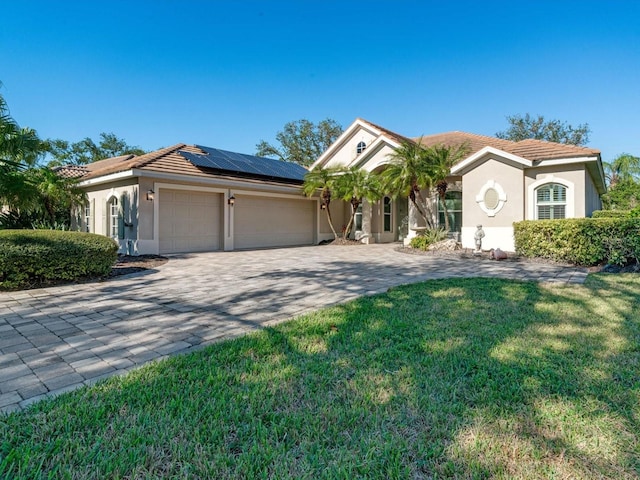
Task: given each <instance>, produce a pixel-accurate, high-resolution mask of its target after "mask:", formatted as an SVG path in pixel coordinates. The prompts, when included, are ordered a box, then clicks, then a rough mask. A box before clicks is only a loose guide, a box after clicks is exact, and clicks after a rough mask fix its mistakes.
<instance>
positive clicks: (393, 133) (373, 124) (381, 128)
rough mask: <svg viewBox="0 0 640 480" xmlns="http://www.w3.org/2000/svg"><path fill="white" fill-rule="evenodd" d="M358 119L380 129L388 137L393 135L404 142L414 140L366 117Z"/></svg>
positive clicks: (398, 140) (397, 140) (393, 137)
mask: <svg viewBox="0 0 640 480" xmlns="http://www.w3.org/2000/svg"><path fill="white" fill-rule="evenodd" d="M357 120H360V121H361V122H364V123H366V124H368V125H371V126H372V127H373V128H376V129H378V130H380V131H381V132H382V133H384V134H385V135H387V136H388V137H391V138H392V139H393V140H395V141H396V142H398V143H404V142H409V143H412V142H413V140H412V139H410V138H409V137H405V136H404V135H400V134H399V133H396V132H392V131H391V130H388V129H386V128H384V127H381V126H380V125H376V124H375V123H373V122H370V121H368V120H365V119H364V118H360V117H358V119H357Z"/></svg>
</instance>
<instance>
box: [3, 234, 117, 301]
mask: <svg viewBox="0 0 640 480" xmlns="http://www.w3.org/2000/svg"><path fill="white" fill-rule="evenodd" d="M117 252H118V247H117V245H116V244H115V242H114V241H113V240H112V239H110V238H107V237H104V236H102V235H95V234H93V233H82V232H63V231H58V230H0V288H2V289H16V288H25V287H29V286H33V285H40V284H46V283H48V282H55V281H58V280H77V279H80V278H82V277H87V276H103V275H107V274H108V273H109V272H110V271H111V267H112V266H113V264H114V263H115V261H116V259H117Z"/></svg>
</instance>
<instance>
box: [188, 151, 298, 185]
mask: <svg viewBox="0 0 640 480" xmlns="http://www.w3.org/2000/svg"><path fill="white" fill-rule="evenodd" d="M196 147H198V148H199V149H200V150H202V151H203V152H206V154H205V155H197V154H195V153H190V152H185V151H180V155H182V156H183V157H184V158H186V159H187V160H189V161H190V162H191V163H192V164H194V165H195V166H196V167H204V168H211V169H214V170H218V171H220V172H228V173H229V174H231V175H239V176H244V177H246V176H249V177H258V178H269V179H276V180H289V181H292V180H294V181H299V182H302V180H303V179H304V175H305V174H306V173H307V169H306V168H304V167H302V166H301V165H298V164H297V163H291V162H284V161H282V160H275V159H273V158H265V157H256V156H254V155H246V154H243V153H235V152H229V151H227V150H220V149H218V148H211V147H203V146H202V145H196Z"/></svg>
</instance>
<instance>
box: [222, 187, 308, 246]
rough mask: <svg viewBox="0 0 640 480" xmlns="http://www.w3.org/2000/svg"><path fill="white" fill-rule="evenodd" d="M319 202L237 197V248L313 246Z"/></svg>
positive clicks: (235, 239)
mask: <svg viewBox="0 0 640 480" xmlns="http://www.w3.org/2000/svg"><path fill="white" fill-rule="evenodd" d="M314 205H316V203H315V202H311V201H309V200H304V199H300V200H298V199H289V198H273V197H258V196H255V197H253V196H245V195H236V203H235V206H234V207H233V208H234V219H235V221H234V223H235V225H234V248H261V247H288V246H295V245H311V244H312V243H313V238H314V235H313V233H314V225H315V217H314V213H315V209H314V208H313V207H314Z"/></svg>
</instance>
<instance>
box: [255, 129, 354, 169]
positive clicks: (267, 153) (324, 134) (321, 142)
mask: <svg viewBox="0 0 640 480" xmlns="http://www.w3.org/2000/svg"><path fill="white" fill-rule="evenodd" d="M341 133H342V126H341V125H340V124H339V123H337V122H336V121H335V120H332V119H330V118H327V119H325V120H321V121H320V122H318V123H317V124H314V123H313V122H311V121H309V120H306V119H302V120H296V121H293V122H289V123H287V124H285V126H284V129H283V130H282V131H280V132H278V133H277V134H276V140H277V141H278V143H279V146H275V145H272V144H270V143H269V142H267V141H265V140H260V142H258V144H257V145H256V155H259V156H262V157H276V158H279V159H280V160H284V161H287V162H293V163H298V164H300V165H302V166H305V167H308V166H309V165H311V164H312V163H313V162H315V161H316V160H317V159H318V157H319V156H320V155H322V154H323V153H324V152H325V150H327V149H328V148H329V147H330V146H331V144H333V142H335V141H336V139H337V138H338V137H339V136H340V134H341Z"/></svg>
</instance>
